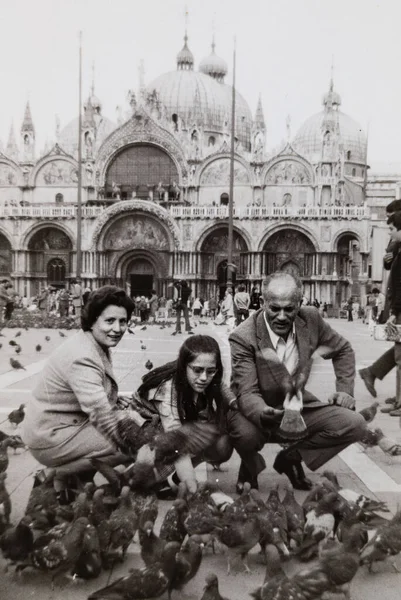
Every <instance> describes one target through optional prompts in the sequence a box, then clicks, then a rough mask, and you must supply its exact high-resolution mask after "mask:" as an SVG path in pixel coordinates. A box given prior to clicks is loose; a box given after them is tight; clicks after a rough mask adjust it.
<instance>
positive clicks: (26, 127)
mask: <svg viewBox="0 0 401 600" xmlns="http://www.w3.org/2000/svg"><path fill="white" fill-rule="evenodd" d="M21 133H31V134H32V135H35V127H34V126H33V121H32V115H31V107H30V106H29V100H28V101H27V103H26V106H25V114H24V120H23V121H22V125H21Z"/></svg>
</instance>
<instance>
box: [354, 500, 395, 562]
mask: <svg viewBox="0 0 401 600" xmlns="http://www.w3.org/2000/svg"><path fill="white" fill-rule="evenodd" d="M400 552H401V510H400V509H399V510H397V512H396V514H395V515H394V517H393V518H392V519H391V521H388V522H387V523H385V524H384V525H381V526H379V527H378V529H377V532H376V534H375V535H374V536H373V538H372V539H371V540H370V541H369V542H368V543H367V544H366V546H365V547H364V548H363V549H362V551H361V554H360V564H361V565H368V569H369V572H372V571H373V563H375V562H379V561H384V560H386V559H387V558H389V557H391V556H396V555H397V554H399V553H400ZM392 565H393V567H394V569H395V570H396V571H397V572H399V570H398V568H397V566H396V565H395V563H394V562H393V563H392Z"/></svg>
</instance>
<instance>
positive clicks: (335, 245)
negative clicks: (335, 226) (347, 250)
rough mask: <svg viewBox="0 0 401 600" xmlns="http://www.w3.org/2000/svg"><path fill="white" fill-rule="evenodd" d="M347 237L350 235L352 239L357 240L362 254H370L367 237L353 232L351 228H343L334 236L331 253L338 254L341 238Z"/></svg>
mask: <svg viewBox="0 0 401 600" xmlns="http://www.w3.org/2000/svg"><path fill="white" fill-rule="evenodd" d="M345 235H349V236H351V237H354V238H356V240H357V241H358V243H359V248H360V252H369V248H368V244H367V240H366V239H365V237H364V236H363V235H361V233H359V232H356V231H353V230H352V229H350V228H349V227H343V228H342V229H340V230H339V231H337V233H336V234H335V235H334V236H333V240H332V243H331V252H337V249H338V242H339V241H340V238H342V237H343V236H345Z"/></svg>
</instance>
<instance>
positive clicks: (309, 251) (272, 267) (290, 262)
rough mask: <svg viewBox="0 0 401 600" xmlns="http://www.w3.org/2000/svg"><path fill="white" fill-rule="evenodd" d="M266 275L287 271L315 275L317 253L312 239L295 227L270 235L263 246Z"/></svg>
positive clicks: (300, 275)
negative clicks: (314, 266)
mask: <svg viewBox="0 0 401 600" xmlns="http://www.w3.org/2000/svg"><path fill="white" fill-rule="evenodd" d="M263 252H264V255H263V258H264V261H263V262H264V269H263V272H264V274H265V275H269V274H270V273H274V272H275V271H287V272H289V273H292V274H294V275H298V276H299V277H307V278H309V277H311V276H312V275H313V261H314V256H315V253H316V250H315V247H314V245H313V244H312V242H311V241H310V239H309V238H308V237H307V236H306V235H305V234H303V233H301V232H300V231H296V230H295V229H283V230H280V231H277V232H276V233H274V234H273V235H272V236H271V237H269V238H268V239H267V241H266V243H265V245H264V247H263Z"/></svg>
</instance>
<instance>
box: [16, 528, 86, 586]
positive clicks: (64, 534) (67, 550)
mask: <svg viewBox="0 0 401 600" xmlns="http://www.w3.org/2000/svg"><path fill="white" fill-rule="evenodd" d="M88 526H89V521H88V519H87V518H86V517H80V518H79V519H76V520H75V521H74V522H73V523H71V524H66V525H65V526H63V528H61V533H60V532H58V534H57V537H52V536H51V532H49V534H44V535H42V536H39V537H38V538H37V539H36V540H35V542H34V547H33V550H32V552H31V555H30V560H29V561H28V562H25V563H20V564H19V565H17V571H22V570H23V569H24V568H26V567H29V566H31V567H34V568H36V569H40V570H41V571H50V572H52V587H53V584H54V579H55V578H56V577H57V575H59V574H61V573H65V572H67V571H70V570H71V569H72V568H73V567H75V564H76V562H77V560H78V558H79V556H80V555H81V552H82V542H83V538H84V535H85V531H86V529H87V527H88ZM64 527H65V530H64Z"/></svg>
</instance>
